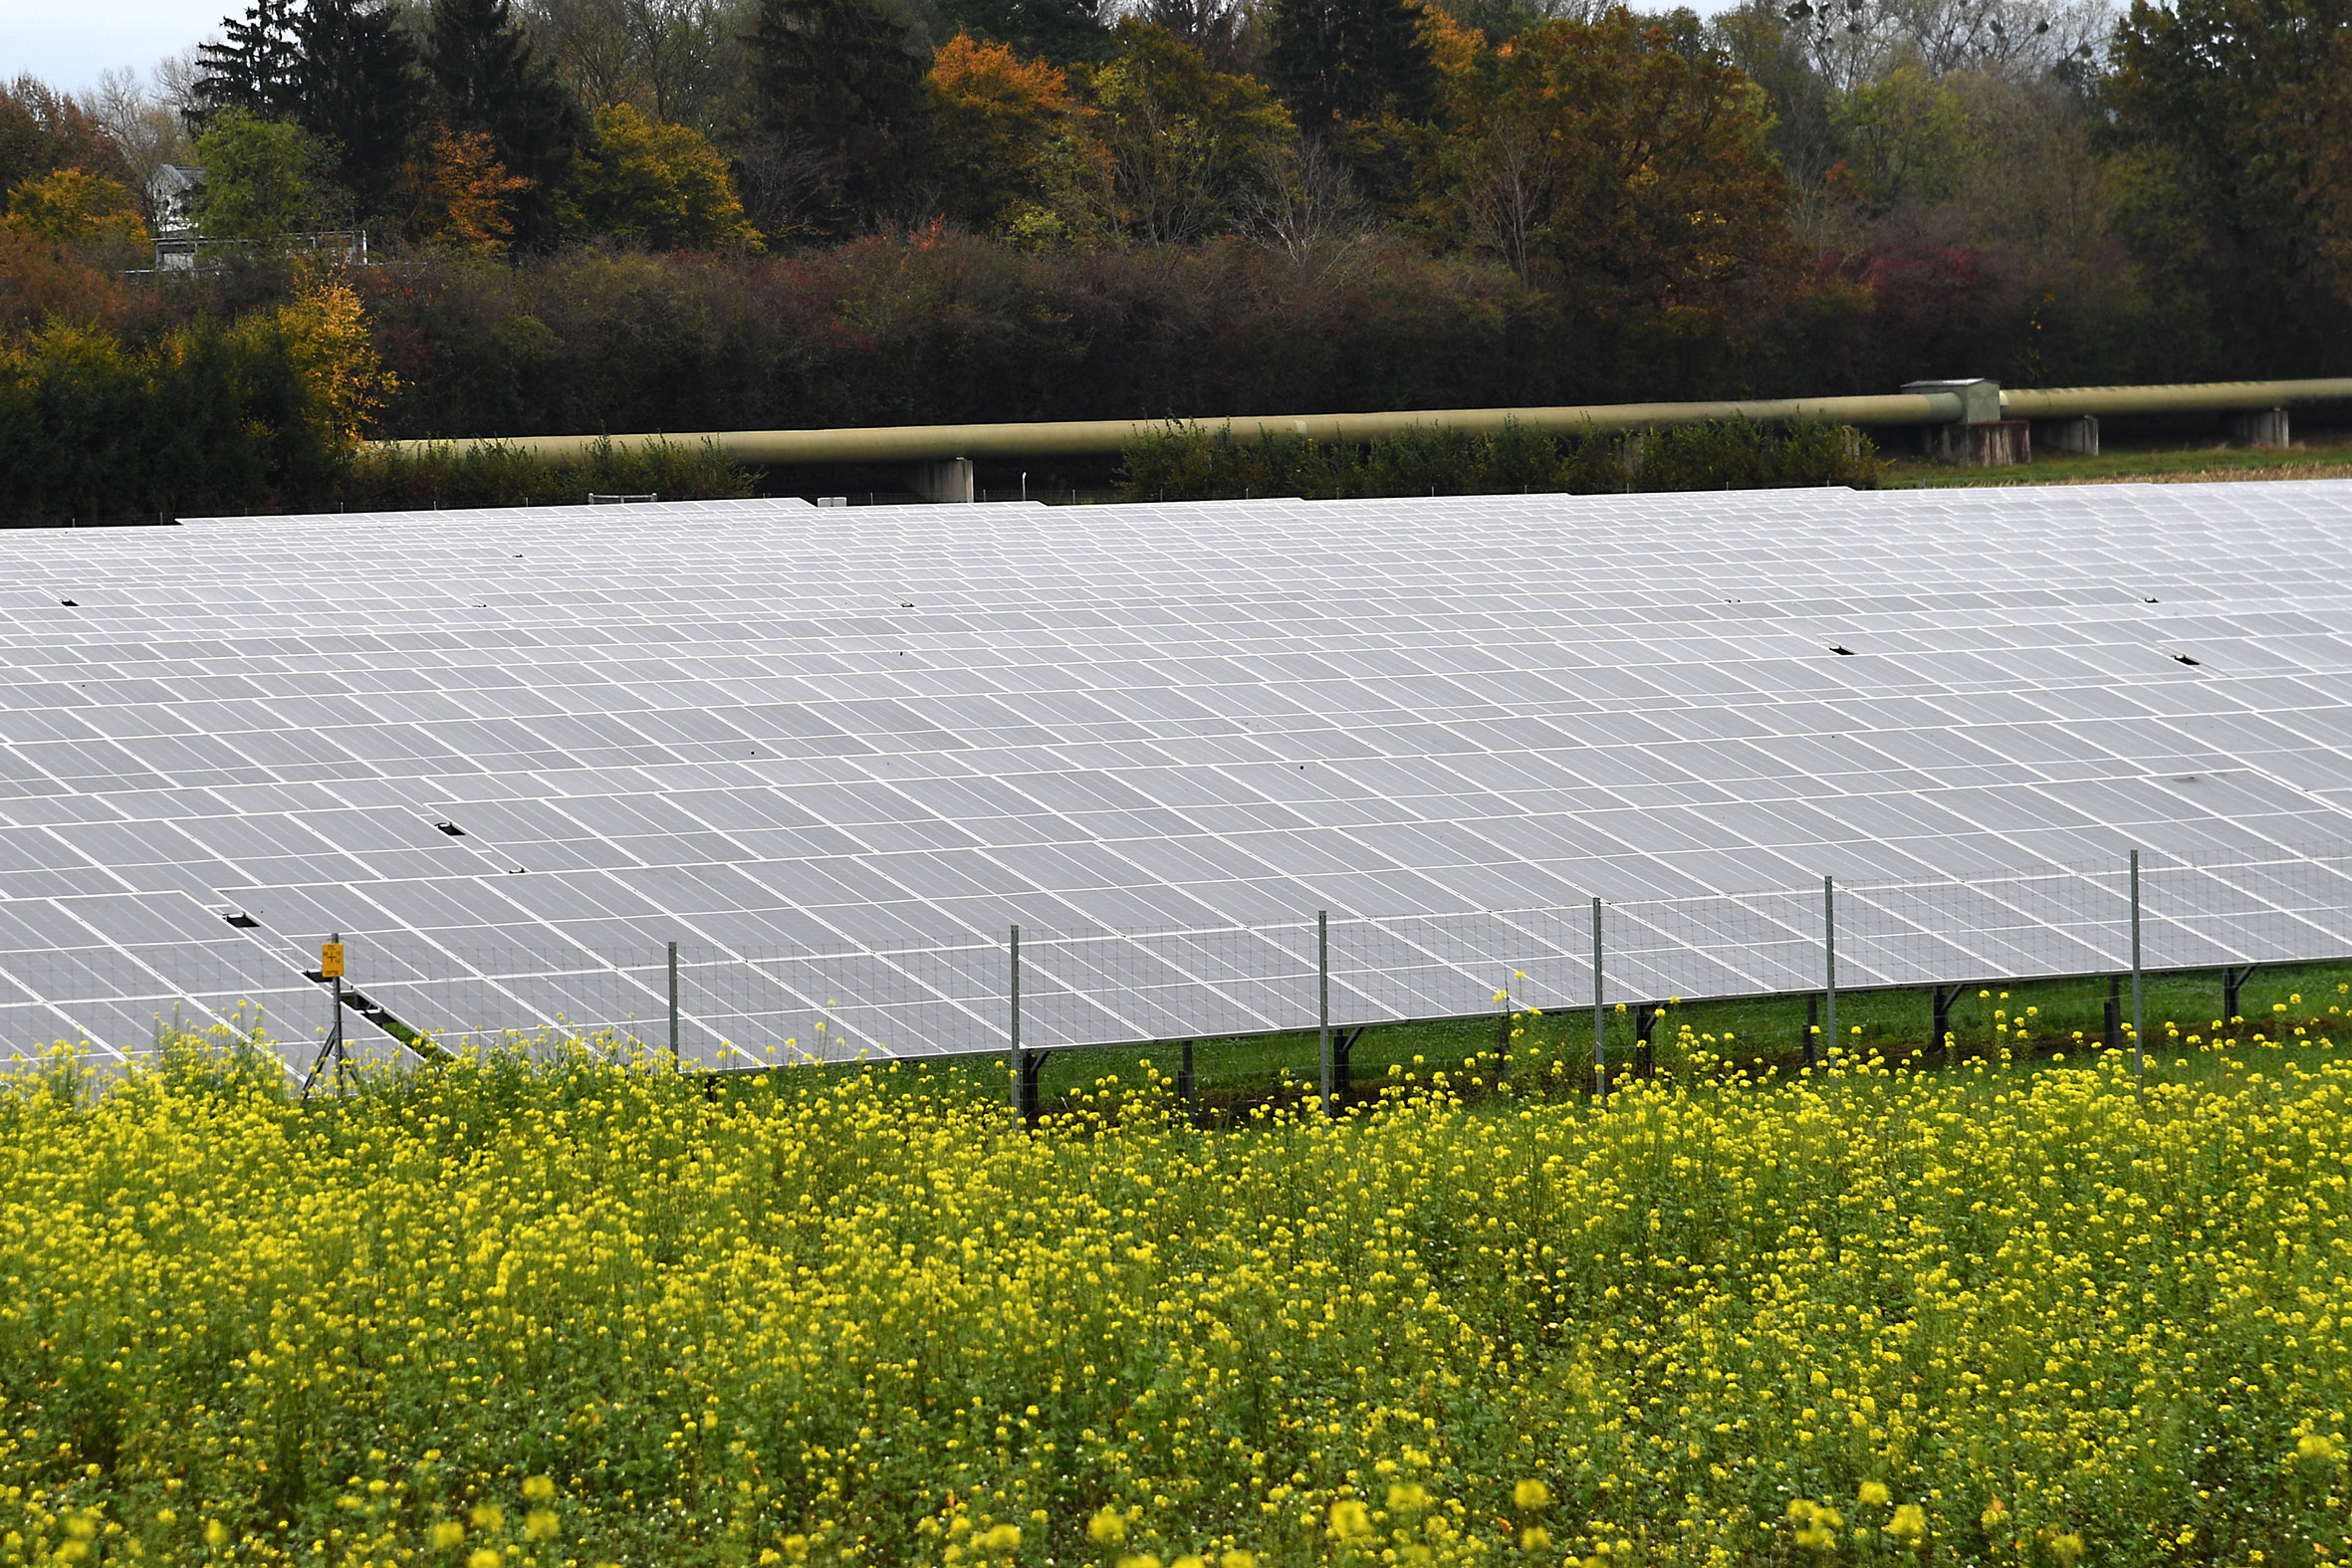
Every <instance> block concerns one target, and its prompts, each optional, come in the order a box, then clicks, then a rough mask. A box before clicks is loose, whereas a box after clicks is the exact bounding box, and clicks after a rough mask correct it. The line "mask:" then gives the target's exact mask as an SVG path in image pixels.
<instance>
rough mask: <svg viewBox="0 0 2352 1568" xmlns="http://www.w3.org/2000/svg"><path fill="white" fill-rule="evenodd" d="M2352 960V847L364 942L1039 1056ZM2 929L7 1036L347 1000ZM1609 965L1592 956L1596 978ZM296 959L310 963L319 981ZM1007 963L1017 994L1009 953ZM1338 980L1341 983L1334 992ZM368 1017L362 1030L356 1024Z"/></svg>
mask: <svg viewBox="0 0 2352 1568" xmlns="http://www.w3.org/2000/svg"><path fill="white" fill-rule="evenodd" d="M2135 884H2136V887H2137V895H2136V896H2137V917H2138V918H2137V927H2138V932H2139V960H2140V963H2141V964H2142V966H2143V967H2144V968H2145V969H2147V970H2192V969H2211V968H2223V967H2240V966H2245V965H2254V964H2277V963H2284V962H2308V961H2321V960H2331V959H2345V958H2352V846H2345V845H2329V846H2322V847H2319V848H2311V849H2293V850H2290V849H2279V850H2276V851H2265V852H2262V853H2257V854H2248V853H2245V852H2242V851H2240V852H2236V853H2232V854H2227V855H2214V856H2210V857H2206V858H2201V859H2179V858H2167V859H2164V860H2161V861H2158V860H2155V859H2150V860H2148V861H2146V862H2145V863H2142V864H2140V865H2139V866H2138V868H2137V872H2136V877H2135V870H2134V863H2133V861H2132V860H2131V859H2130V858H2126V857H2119V858H2117V859H2115V860H2113V861H2105V862H2099V863H2094V864H2088V865H2080V866H2071V867H2047V868H2040V869H2034V870H2029V871H2019V872H2006V873H1994V874H1986V875H1980V876H1966V877H1949V878H1942V879H1934V880H1916V881H1870V882H1859V883H1856V884H1853V885H1850V886H1849V885H1845V884H1838V883H1831V882H1829V881H1827V880H1826V879H1824V881H1823V882H1822V883H1820V884H1816V885H1813V886H1809V887H1802V888H1788V889H1777V890H1768V891H1762V892H1754V893H1746V894H1738V895H1712V896H1705V897H1690V898H1659V899H1634V900H1626V901H1623V902H1610V901H1607V900H1605V899H1604V900H1599V901H1596V902H1595V903H1594V904H1592V905H1587V906H1583V907H1569V908H1557V907H1546V908H1529V909H1519V910H1488V911H1476V912H1460V913H1444V914H1431V913H1422V914H1407V915H1395V916H1384V917H1379V918H1369V917H1355V916H1342V917H1337V918H1331V919H1329V920H1328V922H1327V927H1325V928H1324V929H1323V930H1321V931H1319V932H1318V922H1317V919H1316V917H1315V916H1314V914H1313V913H1311V912H1306V913H1302V914H1301V916H1300V917H1299V918H1297V919H1294V920H1284V921H1275V922H1268V923H1261V924H1254V925H1231V926H1213V927H1212V926H1204V927H1170V928H1162V929H1152V930H1140V931H1121V932H1112V931H1078V932H1069V931H1053V930H1043V929H1034V928H1033V929H1030V930H1028V931H1025V932H1023V933H1022V934H1021V937H1020V939H1019V950H1018V959H1016V956H1015V943H1014V936H1013V933H1012V932H1007V933H1005V934H1004V935H1003V936H1001V937H995V936H979V935H975V936H973V937H970V938H968V939H965V940H960V941H954V942H939V943H929V944H921V945H911V944H900V945H891V944H877V945H870V946H855V947H853V946H848V945H842V946H839V947H836V948H833V949H831V950H811V951H803V952H791V953H785V952H751V951H739V950H735V949H731V948H726V947H722V946H719V945H717V944H711V943H698V942H696V941H694V940H692V939H691V938H689V939H686V940H681V941H679V942H678V943H675V944H671V943H667V942H653V941H648V942H646V943H645V944H643V946H642V947H641V948H639V949H638V950H636V951H630V952H596V951H591V950H590V949H588V948H587V947H584V946H578V945H574V946H568V947H560V948H559V947H550V948H546V949H540V950H527V949H521V948H513V949H503V950H501V949H464V948H452V947H444V946H441V945H439V944H438V943H436V942H434V941H433V940H432V939H430V938H429V937H427V936H425V935H423V934H417V933H409V934H404V935H395V936H391V937H385V938H380V939H367V940H363V941H361V940H354V941H353V944H352V945H351V947H350V953H351V959H350V972H349V974H350V979H349V982H348V1006H349V1007H350V1008H351V1009H352V1014H353V1026H352V1028H351V1030H350V1038H351V1040H352V1041H353V1046H354V1047H355V1048H356V1049H357V1050H358V1052H359V1053H360V1054H362V1055H363V1054H366V1053H367V1052H368V1051H370V1050H372V1051H373V1052H375V1053H377V1054H383V1055H392V1056H399V1055H407V1054H415V1053H419V1052H429V1051H430V1050H431V1049H433V1048H435V1047H439V1048H447V1049H464V1048H466V1047H469V1046H490V1045H498V1044H502V1043H512V1042H518V1041H535V1040H544V1039H548V1038H555V1037H561V1038H580V1039H584V1040H586V1041H587V1042H588V1043H589V1044H590V1045H591V1047H593V1048H597V1049H600V1050H605V1051H609V1052H613V1053H630V1052H640V1051H641V1052H648V1053H655V1054H663V1055H666V1054H668V1053H670V1052H673V1051H674V1052H675V1053H676V1055H677V1057H678V1059H679V1061H680V1063H681V1064H690V1065H694V1066H699V1067H703V1068H708V1069H728V1068H749V1067H759V1066H769V1065H786V1064H793V1063H804V1062H841V1061H849V1060H855V1059H859V1058H879V1057H889V1056H957V1055H977V1054H983V1053H991V1052H1003V1051H1005V1050H1007V1049H1008V1047H1009V1046H1010V1045H1011V1044H1012V1042H1013V1040H1014V1039H1015V1037H1016V1019H1017V1018H1018V1038H1019V1040H1020V1044H1021V1046H1022V1047H1023V1048H1024V1049H1026V1050H1028V1051H1052V1050H1056V1049H1061V1048H1065V1047H1073V1046H1089V1045H1118V1044H1131V1043H1144V1042H1159V1041H1173V1040H1213V1039H1219V1038H1229V1037H1234V1036H1245V1035H1259V1034H1271V1033H1279V1032H1289V1031H1297V1030H1312V1029H1315V1028H1317V1027H1318V1026H1319V1025H1322V1024H1325V1023H1328V1024H1329V1025H1330V1026H1331V1027H1333V1028H1339V1029H1350V1028H1356V1027H1360V1026H1363V1025H1369V1024H1379V1023H1391V1022H1402V1021H1411V1020H1424V1019H1444V1018H1462V1017H1469V1016H1475V1015H1480V1014H1488V1013H1495V1012H1499V1011H1503V1010H1506V1009H1508V1008H1518V1007H1528V1006H1531V1007H1539V1008H1544V1009H1546V1010H1553V1011H1556V1010H1560V1009H1564V1008H1579V1007H1589V1006H1590V1005H1591V1004H1592V1003H1593V1002H1594V1000H1595V992H1594V988H1595V985H1596V983H1597V985H1598V987H1599V1000H1601V1001H1603V1002H1605V1003H1609V1004H1615V1003H1634V1004H1639V1003H1643V1002H1654V1001H1663V1000H1666V999H1669V998H1680V999H1686V1000H1688V999H1702V998H1705V999H1735V998H1764V997H1772V996H1787V995H1800V994H1808V993H1824V992H1829V991H1831V990H1832V989H1833V988H1835V989H1845V990H1856V989H1865V988H1888V987H1921V988H1925V987H1929V986H1934V985H1946V986H1949V985H1953V984H1959V983H1967V984H1972V985H1973V984H1978V983H1981V982H1990V981H2026V980H2033V979H2050V978H2059V977H2069V976H2092V975H2105V974H2117V973H2121V972H2124V971H2126V970H2128V969H2129V968H2130V967H2131V966H2132V963H2133V958H2134V953H2133V933H2134V927H2135V919H2134V915H2135V903H2134V899H2135V893H2134V888H2135ZM167 936H168V933H161V932H159V933H158V940H156V941H155V942H153V943H150V944H130V945H124V944H106V943H101V942H98V941H96V940H93V941H92V942H91V943H89V944H88V945H85V946H81V947H72V948H59V947H57V946H56V945H54V944H50V945H45V946H41V947H38V948H35V947H31V946H28V945H27V944H26V943H25V942H24V941H23V940H22V939H21V938H20V940H19V941H18V942H17V943H16V944H14V946H15V947H16V948H17V949H19V950H18V951H10V950H9V946H10V945H8V944H5V943H0V1031H4V1032H0V1041H5V1051H4V1052H0V1054H13V1055H14V1056H15V1057H16V1058H17V1059H19V1060H27V1059H32V1058H34V1057H37V1056H39V1055H42V1054H44V1053H45V1052H47V1051H51V1050H54V1049H55V1048H56V1042H60V1041H62V1042H64V1044H65V1046H66V1047H67V1048H68V1049H69V1050H71V1051H73V1052H75V1053H76V1054H78V1055H79V1056H81V1057H82V1058H83V1059H85V1060H86V1061H90V1062H94V1063H98V1064H107V1063H120V1062H123V1061H127V1060H129V1059H130V1058H132V1057H134V1056H136V1055H138V1054H139V1053H140V1052H142V1051H144V1050H149V1049H152V1048H153V1046H154V1044H155V1042H156V1041H157V1040H158V1039H159V1038H161V1037H162V1036H164V1035H165V1034H168V1033H170V1032H173V1031H176V1030H181V1029H190V1030H194V1031H197V1032H203V1031H206V1030H212V1029H218V1028H227V1029H234V1030H239V1031H243V1032H247V1033H251V1032H253V1031H256V1030H258V1031H259V1032H261V1033H263V1034H266V1035H267V1036H268V1037H270V1038H271V1039H273V1040H275V1041H276V1042H277V1043H278V1046H279V1048H280V1050H281V1053H282V1054H283V1055H284V1056H285V1058H286V1059H287V1060H288V1062H289V1064H290V1068H289V1070H290V1071H296V1072H299V1071H301V1070H303V1069H304V1068H305V1067H306V1066H307V1063H308V1059H309V1057H310V1056H311V1055H313V1054H315V1052H316V1046H317V1042H318V1041H319V1040H321V1038H322V1037H323V1036H324V1034H325V1031H326V1027H327V1021H328V1017H329V1015H330V1014H331V1012H332V1010H333V1004H332V1003H331V1002H330V1001H329V1000H328V998H327V994H326V991H325V989H324V987H323V986H322V985H321V984H319V981H318V976H317V974H316V973H315V970H316V957H315V955H312V956H309V957H308V958H307V959H306V957H305V955H303V954H298V953H294V952H292V951H290V950H289V949H287V948H285V947H284V946H282V945H280V944H278V943H276V942H274V941H273V940H270V939H267V938H266V936H265V934H263V933H260V932H253V933H248V934H247V935H246V936H245V937H243V938H224V939H221V940H216V941H209V942H191V941H185V940H165V939H164V938H165V937H167ZM1596 958H1597V968H1596ZM306 965H307V966H308V968H309V970H310V971H311V972H309V973H306ZM1017 970H1018V1004H1016V1001H1015V997H1016V971H1017ZM1326 998H1327V1001H1326ZM368 1025H372V1027H370V1026H368Z"/></svg>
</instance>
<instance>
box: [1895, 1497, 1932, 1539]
mask: <svg viewBox="0 0 2352 1568" xmlns="http://www.w3.org/2000/svg"><path fill="white" fill-rule="evenodd" d="M1927 1532H1928V1515H1927V1510H1926V1509H1925V1508H1922V1507H1921V1506H1920V1505H1919V1504H1918V1503H1916V1502H1906V1503H1901V1504H1898V1505H1897V1506H1896V1508H1895V1516H1894V1517H1893V1518H1891V1519H1889V1520H1887V1534H1889V1535H1892V1536H1894V1537H1895V1538H1896V1539H1897V1540H1903V1541H1916V1540H1918V1539H1919V1538H1920V1537H1921V1536H1923V1535H1925V1534H1927Z"/></svg>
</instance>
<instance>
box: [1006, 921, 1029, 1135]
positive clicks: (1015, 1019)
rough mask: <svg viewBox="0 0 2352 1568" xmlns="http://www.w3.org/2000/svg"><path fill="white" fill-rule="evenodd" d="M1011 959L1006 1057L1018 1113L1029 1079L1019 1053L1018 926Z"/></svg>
mask: <svg viewBox="0 0 2352 1568" xmlns="http://www.w3.org/2000/svg"><path fill="white" fill-rule="evenodd" d="M1012 959H1013V984H1012V1002H1013V1013H1012V1028H1011V1040H1012V1043H1011V1045H1010V1047H1009V1048H1008V1055H1009V1057H1010V1059H1011V1061H1012V1064H1013V1109H1014V1110H1015V1111H1017V1112H1018V1111H1019V1110H1021V1109H1022V1104H1021V1090H1022V1086H1023V1084H1024V1083H1025V1082H1026V1080H1027V1079H1028V1077H1029V1061H1028V1058H1027V1057H1025V1056H1023V1055H1022V1053H1021V928H1020V927H1019V926H1015V927H1014V928H1013V941H1012Z"/></svg>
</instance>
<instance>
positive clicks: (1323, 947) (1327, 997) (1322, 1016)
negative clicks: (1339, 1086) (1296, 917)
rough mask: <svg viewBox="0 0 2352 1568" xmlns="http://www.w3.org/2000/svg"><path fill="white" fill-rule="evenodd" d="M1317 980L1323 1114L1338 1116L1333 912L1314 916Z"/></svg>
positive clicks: (1318, 912) (1317, 1015)
mask: <svg viewBox="0 0 2352 1568" xmlns="http://www.w3.org/2000/svg"><path fill="white" fill-rule="evenodd" d="M1314 977H1315V996H1316V1001H1315V1008H1316V1011H1315V1016H1316V1018H1317V1019H1318V1025H1317V1026H1318V1028H1319V1030H1320V1033H1321V1039H1322V1079H1321V1083H1322V1091H1323V1114H1324V1115H1325V1116H1336V1115H1338V1114H1339V1107H1337V1106H1336V1105H1334V1104H1332V1103H1331V912H1330V911H1329V910H1327V909H1318V910H1316V911H1315V912H1314Z"/></svg>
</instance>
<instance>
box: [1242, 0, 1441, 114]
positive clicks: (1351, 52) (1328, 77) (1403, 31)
mask: <svg viewBox="0 0 2352 1568" xmlns="http://www.w3.org/2000/svg"><path fill="white" fill-rule="evenodd" d="M1421 25H1422V22H1421V6H1420V3H1419V0H1275V4H1274V7H1273V15H1272V17H1271V18H1270V19H1269V21H1268V25H1267V49H1266V65H1267V75H1268V77H1269V78H1270V79H1271V80H1272V81H1273V83H1274V86H1275V91H1276V92H1277V93H1279V94H1280V95H1281V96H1282V99H1283V102H1284V103H1286V104H1288V105H1290V107H1291V112H1292V113H1294V115H1296V116H1297V119H1298V126H1299V128H1300V129H1301V130H1302V131H1305V132H1306V133H1307V134H1309V135H1317V136H1320V135H1325V134H1328V133H1329V132H1330V131H1331V130H1333V129H1335V128H1340V127H1345V126H1350V125H1361V124H1367V123H1370V122H1374V121H1378V120H1382V119H1387V118H1398V119H1426V118H1428V117H1429V112H1430V108H1431V106H1432V104H1434V103H1435V101H1436V98H1437V70H1436V68H1435V67H1434V66H1433V65H1432V64H1431V63H1430V59H1429V45H1428V43H1427V41H1426V40H1424V39H1423V38H1422V36H1421Z"/></svg>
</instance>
